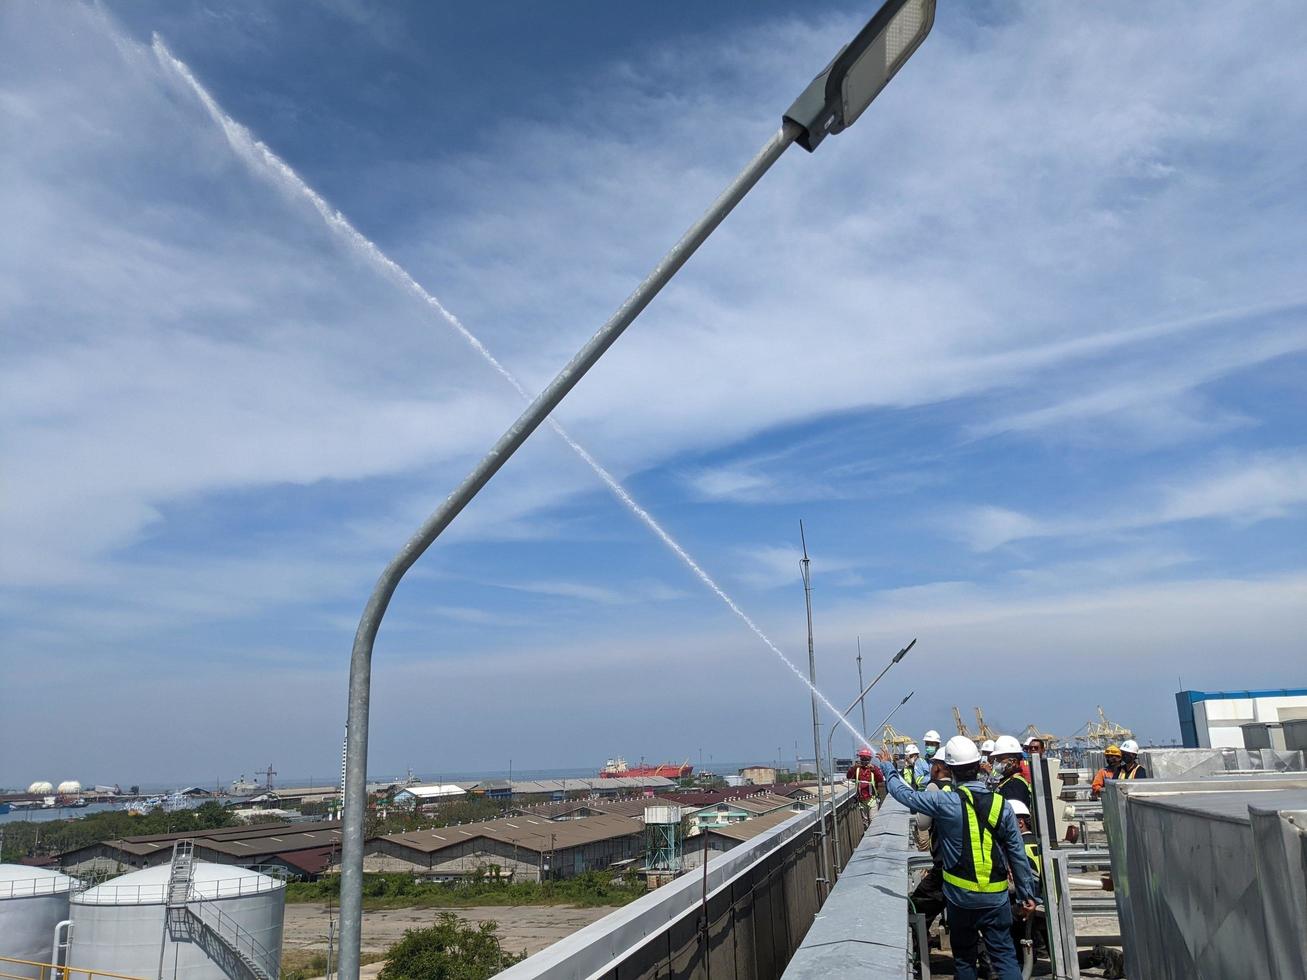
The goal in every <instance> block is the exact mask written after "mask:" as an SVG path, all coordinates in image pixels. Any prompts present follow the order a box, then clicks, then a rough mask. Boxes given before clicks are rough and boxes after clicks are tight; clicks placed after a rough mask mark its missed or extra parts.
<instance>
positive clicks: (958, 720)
mask: <svg viewBox="0 0 1307 980" xmlns="http://www.w3.org/2000/svg"><path fill="white" fill-rule="evenodd" d="M953 724H955V725H957V726H958V734H959V735H965V736H966V737H967V738H971V732H969V731H967V723H966V722H965V721H963V720H962V712H961V711H959V710H958V706H957V705H956V704H955V705H953Z"/></svg>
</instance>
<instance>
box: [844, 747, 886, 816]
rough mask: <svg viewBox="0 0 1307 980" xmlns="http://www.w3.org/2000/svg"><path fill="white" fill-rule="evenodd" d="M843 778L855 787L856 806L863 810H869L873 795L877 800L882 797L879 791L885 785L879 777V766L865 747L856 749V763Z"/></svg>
mask: <svg viewBox="0 0 1307 980" xmlns="http://www.w3.org/2000/svg"><path fill="white" fill-rule="evenodd" d="M845 776H846V778H847V779H848V780H849V781H850V782H852V783H853V784H854V785H855V786H857V788H858V805H859V806H861V807H862V808H863V809H865V810H870V809H871V799H872V796H873V795H874V796H875V797H876V798H877V799H879V798H881V796H882V795H883V794H882V793H881V792H879V790H880V789H881V787H882V786H883V785H884V783H885V777H884V776H882V775H881V772H880V766H878V765H876V763H875V762H874V761H873V759H872V757H871V749H869V748H868V747H867V746H865V745H864V746H863V747H862V748H860V749H858V761H857V762H855V763H854V764H853V765H852V766H850V767H849V771H848V772H847V773H846V774H845Z"/></svg>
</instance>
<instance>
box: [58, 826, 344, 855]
mask: <svg viewBox="0 0 1307 980" xmlns="http://www.w3.org/2000/svg"><path fill="white" fill-rule="evenodd" d="M179 840H193V841H195V846H196V847H198V848H204V849H206V850H209V851H214V852H217V853H219V854H227V855H230V856H232V857H235V858H255V857H260V856H264V855H270V854H282V853H285V852H286V851H297V850H303V849H306V848H315V847H330V846H331V845H333V844H335V845H339V843H340V821H339V820H319V821H304V822H301V823H268V824H256V825H255V826H253V827H220V828H218V829H216V830H190V831H185V832H182V833H176V834H145V835H142V836H139V837H124V838H121V839H119V840H108V841H105V842H104V844H103V845H99V844H91V845H88V846H87V847H78V848H74V849H73V850H71V851H67V852H66V854H67V855H72V854H76V853H78V852H79V851H85V850H87V849H89V848H91V847H99V846H105V847H113V848H117V849H118V850H120V851H123V852H125V853H127V854H135V855H136V856H138V857H150V856H152V855H154V854H158V853H159V852H160V851H171V850H172V845H173V844H174V843H175V842H177V841H179ZM64 856H65V855H60V857H61V858H63V857H64Z"/></svg>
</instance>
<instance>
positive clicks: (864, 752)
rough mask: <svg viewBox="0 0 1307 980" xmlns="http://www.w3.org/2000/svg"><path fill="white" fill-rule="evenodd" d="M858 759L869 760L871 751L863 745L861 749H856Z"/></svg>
mask: <svg viewBox="0 0 1307 980" xmlns="http://www.w3.org/2000/svg"><path fill="white" fill-rule="evenodd" d="M858 758H859V759H870V758H871V749H869V748H867V747H866V746H865V745H864V746H863V747H862V748H860V749H858Z"/></svg>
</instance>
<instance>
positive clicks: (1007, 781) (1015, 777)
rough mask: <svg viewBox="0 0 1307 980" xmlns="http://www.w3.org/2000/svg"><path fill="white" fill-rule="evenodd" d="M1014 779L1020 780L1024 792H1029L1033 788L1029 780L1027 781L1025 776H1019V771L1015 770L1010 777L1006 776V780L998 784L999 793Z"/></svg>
mask: <svg viewBox="0 0 1307 980" xmlns="http://www.w3.org/2000/svg"><path fill="white" fill-rule="evenodd" d="M1014 779H1019V780H1021V782H1023V783H1025V784H1026V792H1030V791H1031V790H1032V789H1033V787H1032V786H1031V785H1030V780H1029V779H1027V778H1026V777H1025V776H1023V775H1021V771H1020V770H1017V771H1016V772H1014V773H1013V774H1012V775H1010V776H1008V778H1007V779H1005V780H1003V781H1002V782H1001V783H999V784H998V788H999V791H1000V792H1002V790H1003V787H1004V786H1006V785H1007V784H1008V783H1010V782H1012V780H1014Z"/></svg>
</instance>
